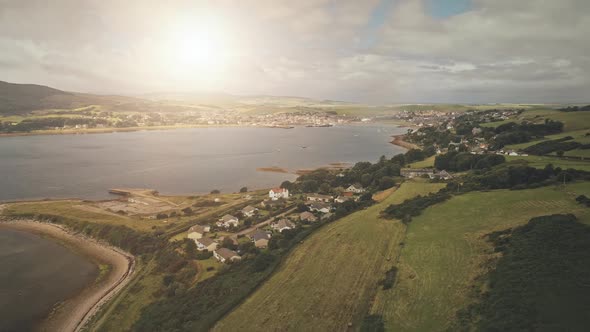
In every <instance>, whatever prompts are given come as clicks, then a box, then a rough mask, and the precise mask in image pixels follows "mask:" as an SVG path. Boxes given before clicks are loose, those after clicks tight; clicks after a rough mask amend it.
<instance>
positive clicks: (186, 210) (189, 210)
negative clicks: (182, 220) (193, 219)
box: [182, 207, 193, 216]
mask: <svg viewBox="0 0 590 332" xmlns="http://www.w3.org/2000/svg"><path fill="white" fill-rule="evenodd" d="M182 212H183V213H184V214H185V215H187V216H191V215H192V214H193V209H191V208H190V207H186V208H184V209H182Z"/></svg>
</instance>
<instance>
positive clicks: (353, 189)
mask: <svg viewBox="0 0 590 332" xmlns="http://www.w3.org/2000/svg"><path fill="white" fill-rule="evenodd" d="M345 191H347V192H349V193H355V194H360V193H362V192H364V191H365V189H364V188H363V186H361V185H360V184H358V183H355V184H351V185H350V186H348V188H346V190H345Z"/></svg>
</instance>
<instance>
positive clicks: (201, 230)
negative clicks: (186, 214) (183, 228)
mask: <svg viewBox="0 0 590 332" xmlns="http://www.w3.org/2000/svg"><path fill="white" fill-rule="evenodd" d="M210 229H211V227H209V226H201V225H194V226H193V227H191V228H189V229H188V238H189V239H193V240H196V239H200V238H202V237H203V235H205V233H207V232H209V230H210Z"/></svg>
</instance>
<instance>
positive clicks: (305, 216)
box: [299, 211, 318, 222]
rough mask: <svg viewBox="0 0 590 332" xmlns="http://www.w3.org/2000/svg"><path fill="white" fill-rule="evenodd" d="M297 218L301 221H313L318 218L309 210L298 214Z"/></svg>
mask: <svg viewBox="0 0 590 332" xmlns="http://www.w3.org/2000/svg"><path fill="white" fill-rule="evenodd" d="M299 219H300V220H301V221H309V222H314V221H317V220H318V218H317V217H316V216H315V215H314V214H313V213H311V212H308V211H305V212H302V213H300V214H299Z"/></svg>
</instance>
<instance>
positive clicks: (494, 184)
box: [448, 163, 590, 192]
mask: <svg viewBox="0 0 590 332" xmlns="http://www.w3.org/2000/svg"><path fill="white" fill-rule="evenodd" d="M573 180H583V181H588V180H590V172H586V171H581V170H576V169H567V170H563V169H561V168H559V167H557V168H554V167H553V165H551V164H548V165H547V166H545V168H543V169H539V168H534V167H529V166H526V165H523V164H512V163H510V164H502V165H499V166H496V167H494V168H492V169H489V170H485V171H479V172H478V171H474V172H473V174H469V175H467V176H465V177H464V178H463V179H462V181H463V183H462V185H459V184H458V183H457V182H454V183H450V184H449V185H448V187H449V188H450V187H455V190H457V191H461V192H466V191H472V190H489V189H512V190H519V189H531V188H538V187H542V186H547V185H552V184H558V183H562V182H570V181H573Z"/></svg>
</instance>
